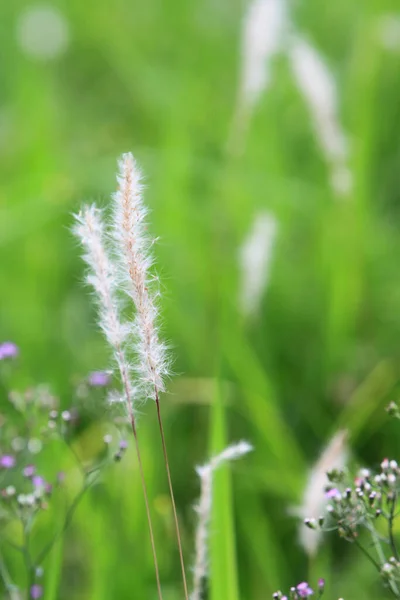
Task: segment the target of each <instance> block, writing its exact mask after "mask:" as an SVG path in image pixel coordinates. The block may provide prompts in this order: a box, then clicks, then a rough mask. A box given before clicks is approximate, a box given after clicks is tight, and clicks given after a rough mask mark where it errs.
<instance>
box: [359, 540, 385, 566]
mask: <svg viewBox="0 0 400 600" xmlns="http://www.w3.org/2000/svg"><path fill="white" fill-rule="evenodd" d="M354 543H355V545H356V546H357V548H358V549H359V550H361V552H362V553H363V554H364V556H366V557H367V558H368V560H369V561H370V562H371V563H372V564H373V565H374V567H375V568H376V569H377V570H378V571H380V570H381V567H380V565H379V564H378V563H377V562H376V560H375V559H374V558H373V557H372V556H371V555H370V553H369V552H368V550H366V549H365V548H364V546H362V545H361V544H360V542H359V541H358V540H354Z"/></svg>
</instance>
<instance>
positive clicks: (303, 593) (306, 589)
mask: <svg viewBox="0 0 400 600" xmlns="http://www.w3.org/2000/svg"><path fill="white" fill-rule="evenodd" d="M296 589H297V593H298V595H299V596H300V598H308V597H309V596H312V595H313V594H314V591H313V590H312V589H311V588H310V586H309V585H308V583H307V582H306V581H302V583H299V584H298V586H297V588H296Z"/></svg>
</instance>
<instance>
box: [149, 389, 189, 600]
mask: <svg viewBox="0 0 400 600" xmlns="http://www.w3.org/2000/svg"><path fill="white" fill-rule="evenodd" d="M155 397H156V407H157V418H158V424H159V427H160V435H161V442H162V449H163V454H164V462H165V470H166V472H167V479H168V486H169V493H170V497H171V504H172V511H173V514H174V521H175V531H176V539H177V542H178V550H179V558H180V561H181V570H182V581H183V588H184V591H185V600H189V595H188V588H187V582H186V574H185V562H184V560H183V551H182V541H181V534H180V531H179V523H178V515H177V512H176V505H175V497H174V491H173V488H172V480H171V472H170V468H169V461H168V453H167V444H166V442H165V435H164V427H163V424H162V418H161V411H160V401H159V398H158V390H157V388H155Z"/></svg>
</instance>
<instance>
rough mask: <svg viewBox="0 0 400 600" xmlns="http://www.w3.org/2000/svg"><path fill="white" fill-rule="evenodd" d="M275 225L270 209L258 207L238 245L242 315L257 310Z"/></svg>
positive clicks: (274, 233)
mask: <svg viewBox="0 0 400 600" xmlns="http://www.w3.org/2000/svg"><path fill="white" fill-rule="evenodd" d="M277 227H278V224H277V221H276V219H275V218H274V217H273V216H272V215H271V214H270V213H268V212H266V211H260V212H259V213H257V214H256V217H255V219H254V223H253V226H252V228H251V231H250V232H249V234H248V236H247V237H246V239H245V241H244V243H243V245H242V247H241V249H240V268H241V273H240V275H241V281H240V289H239V294H240V297H239V305H240V308H241V311H242V313H243V314H244V315H249V314H252V313H254V312H256V311H257V310H258V308H259V306H260V302H261V299H262V295H263V292H264V291H265V289H266V287H267V285H268V280H269V273H270V266H271V260H272V253H273V249H274V245H275V240H276V234H277Z"/></svg>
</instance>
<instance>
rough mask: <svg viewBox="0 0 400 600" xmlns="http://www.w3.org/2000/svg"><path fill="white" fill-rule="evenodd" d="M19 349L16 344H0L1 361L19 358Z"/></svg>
mask: <svg viewBox="0 0 400 600" xmlns="http://www.w3.org/2000/svg"><path fill="white" fill-rule="evenodd" d="M18 354H19V348H18V346H17V345H16V344H14V342H3V343H2V344H0V360H4V359H5V358H17V356H18Z"/></svg>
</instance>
